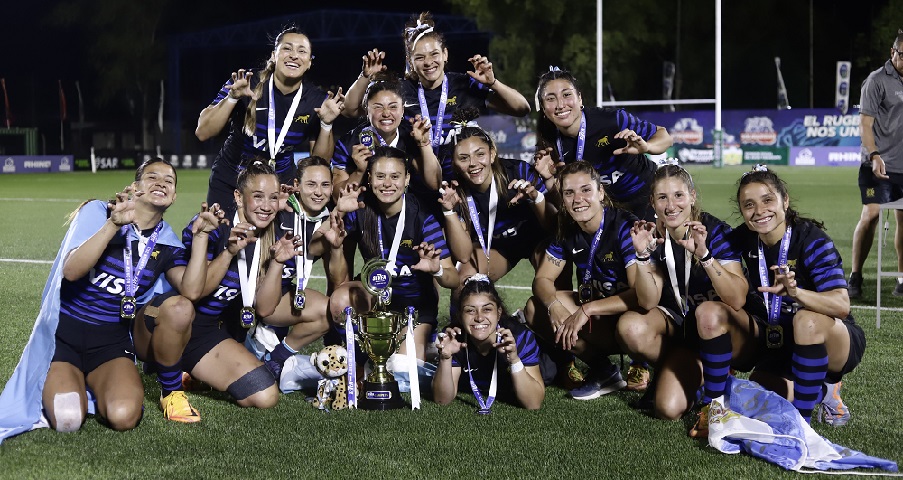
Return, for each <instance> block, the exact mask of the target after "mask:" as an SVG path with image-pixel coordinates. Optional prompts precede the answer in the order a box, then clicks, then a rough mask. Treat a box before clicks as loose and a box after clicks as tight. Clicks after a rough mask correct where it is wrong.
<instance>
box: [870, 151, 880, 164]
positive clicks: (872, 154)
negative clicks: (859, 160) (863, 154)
mask: <svg viewBox="0 0 903 480" xmlns="http://www.w3.org/2000/svg"><path fill="white" fill-rule="evenodd" d="M875 155H879V156H880V155H881V152H879V151H878V150H875V151H873V152H871V153H869V161H870V162H871V161H872V157H874V156H875Z"/></svg>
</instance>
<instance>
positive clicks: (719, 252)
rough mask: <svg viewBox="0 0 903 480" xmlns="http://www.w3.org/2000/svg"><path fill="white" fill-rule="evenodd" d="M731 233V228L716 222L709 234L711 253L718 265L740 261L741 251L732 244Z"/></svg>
mask: <svg viewBox="0 0 903 480" xmlns="http://www.w3.org/2000/svg"><path fill="white" fill-rule="evenodd" d="M730 232H731V227H729V226H727V225H726V224H724V223H721V222H716V223H715V224H714V225H713V226H712V229H711V230H709V232H708V234H709V238H708V243H709V245H708V247H709V251H710V252H712V257H714V258H715V259H716V260H718V263H721V264H725V263H730V262H739V261H740V251H739V250H738V249H737V248H735V246H734V245H733V243H731V241H730Z"/></svg>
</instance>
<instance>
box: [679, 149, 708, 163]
mask: <svg viewBox="0 0 903 480" xmlns="http://www.w3.org/2000/svg"><path fill="white" fill-rule="evenodd" d="M677 158H679V159H680V161H681V162H682V163H712V160H713V159H714V158H715V151H714V150H712V149H710V148H681V149H679V150H677Z"/></svg>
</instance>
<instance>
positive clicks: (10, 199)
mask: <svg viewBox="0 0 903 480" xmlns="http://www.w3.org/2000/svg"><path fill="white" fill-rule="evenodd" d="M84 201H85V199H81V200H79V199H74V198H44V197H39V198H27V197H26V198H20V197H16V198H13V197H0V202H58V203H81V202H84Z"/></svg>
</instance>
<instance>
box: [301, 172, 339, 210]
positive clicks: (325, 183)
mask: <svg viewBox="0 0 903 480" xmlns="http://www.w3.org/2000/svg"><path fill="white" fill-rule="evenodd" d="M295 186H296V187H298V188H299V189H300V190H301V192H300V195H299V197H300V199H301V206H302V207H304V210H305V211H306V212H307V214H308V215H310V216H314V215H316V214H318V213H320V212H322V211H323V209H324V208H325V207H326V203H327V202H328V201H329V195H330V194H332V174H331V173H330V171H329V168H327V167H324V166H322V165H312V166H309V167H307V168H305V169H304V174H303V175H301V181H300V182H299V181H298V180H297V179H295Z"/></svg>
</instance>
